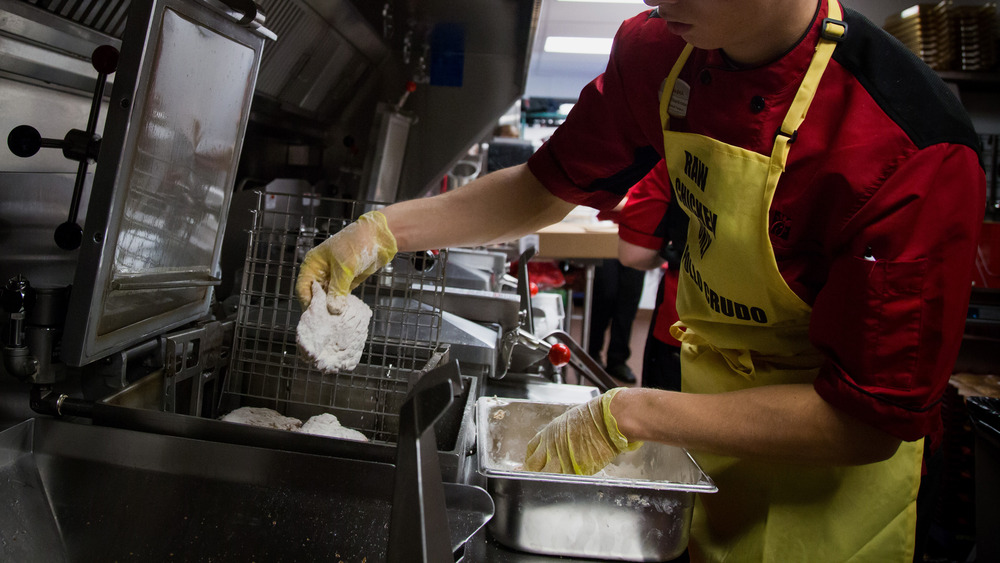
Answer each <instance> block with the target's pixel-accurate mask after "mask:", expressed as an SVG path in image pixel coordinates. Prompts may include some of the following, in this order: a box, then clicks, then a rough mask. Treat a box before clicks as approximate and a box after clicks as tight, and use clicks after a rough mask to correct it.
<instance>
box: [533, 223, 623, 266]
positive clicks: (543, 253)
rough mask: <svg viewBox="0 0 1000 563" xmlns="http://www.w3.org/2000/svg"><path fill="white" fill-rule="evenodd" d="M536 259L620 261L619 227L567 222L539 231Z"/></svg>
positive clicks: (604, 224) (537, 234)
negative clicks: (614, 259) (611, 259)
mask: <svg viewBox="0 0 1000 563" xmlns="http://www.w3.org/2000/svg"><path fill="white" fill-rule="evenodd" d="M533 236H537V237H538V253H537V254H536V255H535V258H546V259H550V260H551V259H567V258H617V257H618V225H616V224H615V223H612V222H611V221H597V222H594V223H574V222H568V221H563V222H561V223H556V224H554V225H549V226H548V227H545V228H544V229H541V230H539V231H538V232H537V233H535V235H533Z"/></svg>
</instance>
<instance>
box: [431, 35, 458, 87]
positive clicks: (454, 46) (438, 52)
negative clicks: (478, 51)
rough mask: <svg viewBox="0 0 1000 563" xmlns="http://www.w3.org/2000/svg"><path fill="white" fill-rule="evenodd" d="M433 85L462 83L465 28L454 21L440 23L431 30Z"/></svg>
mask: <svg viewBox="0 0 1000 563" xmlns="http://www.w3.org/2000/svg"><path fill="white" fill-rule="evenodd" d="M430 43H431V68H430V75H431V76H430V79H431V80H430V82H431V86H456V87H460V86H461V85H462V72H463V70H464V67H465V30H464V29H462V26H460V25H458V24H454V23H440V24H437V25H435V26H434V29H433V30H431V41H430Z"/></svg>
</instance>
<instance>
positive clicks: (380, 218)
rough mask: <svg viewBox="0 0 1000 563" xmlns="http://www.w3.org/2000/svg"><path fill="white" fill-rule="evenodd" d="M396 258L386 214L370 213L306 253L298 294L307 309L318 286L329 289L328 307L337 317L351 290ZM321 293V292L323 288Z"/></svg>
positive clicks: (393, 240) (296, 289)
mask: <svg viewBox="0 0 1000 563" xmlns="http://www.w3.org/2000/svg"><path fill="white" fill-rule="evenodd" d="M395 255H396V238H395V237H394V236H392V232H390V231H389V226H388V225H387V224H386V220H385V215H383V214H382V213H381V212H379V211H369V212H368V213H365V214H364V215H362V216H361V217H358V220H357V221H355V222H353V223H351V224H350V225H347V226H346V227H344V228H343V229H341V230H340V232H338V233H336V234H334V235H333V236H331V237H330V238H328V239H326V240H325V241H323V242H322V243H320V244H319V245H317V246H316V247H314V248H313V249H312V250H310V251H309V252H307V253H306V256H305V258H303V259H302V265H301V266H300V267H299V277H298V279H297V280H296V281H295V293H296V294H297V295H298V297H299V301H300V302H301V303H302V309H303V310H306V309H308V308H309V305H310V303H312V300H313V297H314V296H315V291H316V290H315V285H314V284H313V282H319V285H320V287H321V288H323V287H325V288H326V296H327V298H326V307H327V309H329V311H330V313H331V314H338V313H340V312H341V309H342V308H343V307H345V306H346V305H347V300H346V299H344V298H346V297H347V296H348V295H349V294H350V293H351V290H353V289H354V288H356V287H358V286H359V285H361V282H363V281H365V279H366V278H367V277H368V276H370V275H372V274H373V273H375V272H376V271H378V269H379V268H381V267H382V266H385V265H386V264H388V263H389V261H390V260H392V257H393V256H395ZM321 291H322V289H321Z"/></svg>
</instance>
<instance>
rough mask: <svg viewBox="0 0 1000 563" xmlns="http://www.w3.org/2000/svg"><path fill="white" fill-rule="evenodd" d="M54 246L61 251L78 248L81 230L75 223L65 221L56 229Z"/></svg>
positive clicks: (81, 237) (81, 234) (81, 240)
mask: <svg viewBox="0 0 1000 563" xmlns="http://www.w3.org/2000/svg"><path fill="white" fill-rule="evenodd" d="M55 240H56V245H58V246H59V248H61V249H63V250H75V249H77V248H80V243H81V242H83V228H82V227H80V225H77V224H76V223H73V222H71V221H66V222H65V223H63V224H61V225H59V226H58V227H56V234H55Z"/></svg>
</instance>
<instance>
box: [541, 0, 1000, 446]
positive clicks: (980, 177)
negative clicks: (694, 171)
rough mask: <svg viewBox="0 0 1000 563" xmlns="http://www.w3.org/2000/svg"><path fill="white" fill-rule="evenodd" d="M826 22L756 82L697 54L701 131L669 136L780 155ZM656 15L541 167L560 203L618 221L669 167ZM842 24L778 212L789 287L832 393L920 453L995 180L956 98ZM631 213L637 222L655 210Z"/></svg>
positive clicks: (637, 24) (878, 38)
mask: <svg viewBox="0 0 1000 563" xmlns="http://www.w3.org/2000/svg"><path fill="white" fill-rule="evenodd" d="M825 12H826V5H825V3H822V6H821V7H820V8H819V10H818V12H817V15H816V20H815V23H814V25H813V28H812V29H811V30H810V31H809V32H808V33H807V34H806V35H805V36H804V37H803V38H802V39H801V40H800V42H799V43H798V44H797V45H796V46H795V47H793V48H792V49H791V50H790V51H788V52H787V53H786V54H785V55H783V56H782V57H780V58H779V59H778V60H775V61H773V62H771V63H769V64H766V65H762V66H759V67H754V68H741V67H738V66H736V65H734V64H733V63H732V62H730V61H729V60H727V59H726V57H725V55H724V53H722V52H720V51H718V50H710V51H704V50H700V49H696V50H695V51H694V52H693V53H692V54H691V57H690V59H689V60H688V62H687V64H686V65H685V67H684V69H683V71H682V73H681V76H680V78H681V79H682V80H684V81H685V82H686V83H687V84H689V85H690V87H691V92H690V101H689V105H688V111H687V117H686V118H685V119H672V120H671V127H672V128H673V129H674V130H677V131H686V132H692V133H697V134H701V135H706V136H709V137H712V138H714V139H717V140H719V141H722V142H725V143H728V144H732V145H736V146H739V147H742V148H745V149H748V150H752V151H755V152H759V153H765V154H766V153H769V152H770V150H771V146H772V142H773V138H774V135H775V134H776V132H777V131H778V127H779V125H780V122H781V119H782V118H783V117H784V115H785V113H786V112H787V110H788V107H789V105H790V104H791V100H792V97H793V96H794V94H795V92H796V90H797V89H798V86H799V83H800V82H801V80H802V77H803V75H804V73H805V70H806V68H807V66H808V64H809V61H810V59H811V57H812V54H813V48H814V46H815V45H816V43H817V40H818V33H819V25H818V24H819V22H820V21H821V20H822V19H823V18H824V17H825ZM653 14H654V13H653V12H647V13H645V14H640V15H639V16H636V17H634V18H632V19H629V20H627V21H626V22H624V23H623V24H622V26H621V28H620V29H619V31H618V34H617V36H616V38H615V42H614V46H613V49H612V53H611V58H610V60H609V63H608V67H607V69H606V71H605V72H604V74H602V75H601V76H599V77H597V78H596V79H595V80H594V81H593V82H591V83H590V84H589V85H587V86H586V87H585V88H584V90H583V91H582V92H581V94H580V97H579V100H578V102H577V104H576V105H575V107H574V109H573V110H572V111H571V112H570V114H569V116H568V117H567V119H566V122H565V123H564V124H563V125H562V126H560V127H559V128H558V129H557V130H556V132H555V133H554V134H553V135H552V137H551V138H550V139H549V141H548V142H546V143H545V144H544V145H543V146H542V147H541V148H540V149H539V150H538V151H537V152H536V153H535V154H534V155H533V156H532V158H531V159H530V160H529V161H528V166H529V168H530V169H531V171H532V172H533V173H534V175H535V176H536V177H538V178H539V180H540V181H541V182H542V183H543V184H544V185H545V187H546V188H547V189H548V190H549V191H551V192H552V193H553V194H555V195H557V196H559V197H561V198H563V199H565V200H567V201H571V202H574V203H577V204H582V205H589V206H592V207H596V208H598V209H607V208H610V207H614V205H615V204H616V203H618V202H619V201H620V200H621V198H622V197H623V196H624V195H625V194H626V192H627V191H628V190H629V188H630V187H631V186H632V185H634V184H635V183H637V182H638V181H639V180H640V179H642V178H643V177H644V176H645V175H646V174H647V173H648V172H649V171H650V170H651V169H652V168H653V166H654V165H655V164H656V163H657V162H658V161H660V160H661V158H662V151H663V136H662V134H661V130H660V119H659V114H658V107H659V106H658V101H659V93H660V88H661V85H662V83H663V81H664V78H665V77H666V76H667V73H668V72H669V70H670V68H671V67H672V65H673V64H674V61H675V59H676V57H677V55H678V54H679V53H680V51H681V49H682V48H683V47H684V42H683V40H681V39H680V38H679V37H677V36H674V35H672V34H670V33H669V32H668V31H667V27H666V25H665V22H664V21H663V20H661V19H659V18H657V17H655V15H653ZM844 17H845V20H846V21H847V23H848V26H849V31H848V33H847V36H846V38H845V39H844V41H842V42H841V43H840V44H839V45H838V47H837V49H836V51H835V52H834V55H833V60H832V61H831V62H830V65H829V66H828V68H827V69H826V72H825V74H824V76H823V79H822V81H821V83H820V86H819V91H818V92H817V94H816V97H815V98H814V100H813V103H812V106H811V107H810V109H809V113H808V116H807V117H806V120H805V122H804V123H803V124H802V126H801V127H800V129H799V131H798V132H797V134H796V138H795V141H794V142H793V143H792V145H791V151H790V154H789V157H788V163H787V168H786V171H785V172H784V174H783V175H782V176H781V180H780V182H779V183H778V186H777V189H776V192H775V194H774V198H773V200H772V202H771V205H770V211H769V215H770V218H769V225H770V227H769V235H770V241H771V245H772V250H773V252H774V255H775V258H776V261H777V263H778V266H779V269H780V271H781V273H782V276H783V277H784V279H785V281H786V283H788V285H789V287H790V288H791V289H792V290H794V291H795V292H796V294H798V295H799V296H800V297H801V298H802V299H803V300H804V301H805V302H806V303H808V304H809V305H811V306H812V308H813V311H812V318H811V325H810V338H811V340H812V342H813V344H814V345H815V346H816V348H817V349H819V350H820V351H822V352H823V353H824V355H825V356H826V361H825V363H824V365H823V367H822V369H821V370H820V373H819V375H818V376H817V378H816V380H815V382H814V387H815V389H816V391H817V392H818V393H819V394H820V395H821V396H822V397H823V398H824V399H825V400H826V401H828V402H829V403H830V404H832V405H833V406H835V407H837V408H839V409H841V410H844V411H846V412H849V413H851V414H853V415H854V416H856V417H857V418H859V419H861V420H863V421H865V422H867V423H869V424H871V425H873V426H876V427H878V428H881V429H882V430H884V431H886V432H888V433H890V434H892V435H894V436H896V437H898V438H900V439H903V440H915V439H919V438H921V437H923V436H926V435H929V434H932V433H933V432H934V431H935V430H937V429H938V428H939V427H940V424H941V422H940V400H941V396H942V393H943V391H944V389H945V387H946V385H947V382H948V377H949V375H950V374H951V369H952V365H953V364H954V361H955V358H956V357H957V354H958V348H959V344H960V342H961V337H962V333H963V327H964V323H965V318H966V314H967V306H968V299H969V293H970V286H971V276H972V266H973V259H974V255H975V252H976V241H977V238H978V235H979V230H980V228H981V225H982V221H983V215H984V206H985V189H986V188H985V176H984V172H983V170H982V167H981V164H980V162H979V155H978V136H977V135H976V133H975V131H974V129H973V127H972V125H971V123H970V121H969V119H968V117H967V115H966V113H965V111H964V109H963V108H962V106H961V104H960V102H959V101H958V100H957V99H956V98H955V96H954V95H953V94H952V93H951V91H950V90H949V89H948V88H947V87H946V86H945V84H944V83H943V82H941V80H940V79H939V78H938V77H937V75H936V74H935V73H934V72H933V71H931V70H930V69H929V68H928V67H927V66H926V65H924V64H923V63H922V62H920V61H919V60H918V59H917V58H916V57H915V56H913V55H912V54H911V53H910V52H908V51H907V50H906V49H905V48H904V47H902V45H900V44H899V43H898V42H896V41H895V40H894V39H892V38H891V37H889V36H888V35H886V34H885V33H884V32H882V31H881V30H880V29H879V28H878V27H877V26H875V25H874V24H872V23H871V22H869V21H868V20H867V19H865V18H864V16H861V15H860V14H858V13H857V12H855V11H853V10H850V9H848V10H846V13H845V16H844ZM632 197H633V201H632V203H631V206H633V207H634V206H638V205H640V202H641V201H642V200H643V198H642V194H636V195H633V196H632ZM661 199H663V200H668V199H669V195H667V196H666V197H665V198H661ZM640 215H642V216H643V217H644V218H642V219H637V218H638V217H639V216H640ZM651 216H652V217H653V218H652V219H651V218H650V217H651ZM661 217H662V215H661ZM658 220H659V219H657V218H655V214H653V215H649V214H645V215H643V214H635V215H634V216H632V217H631V218H630V214H629V210H628V209H626V213H625V217H624V218H623V220H622V228H621V229H620V236H621V237H622V238H623V239H624V240H626V241H628V242H632V243H634V244H638V245H640V246H645V247H647V248H656V247H658V245H660V244H662V240H661V239H660V238H659V237H658V236H657V234H656V227H657V221H658ZM871 260H875V261H876V262H877V264H878V266H877V267H876V268H871V267H870V265H869V264H867V263H866V262H868V261H871ZM859 263H860V264H859ZM869 272H870V275H869Z"/></svg>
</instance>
